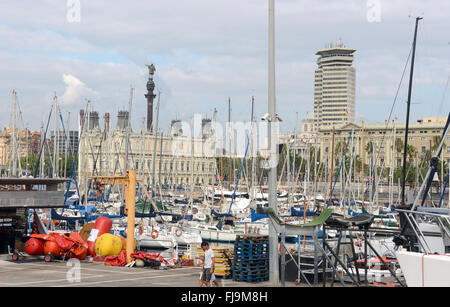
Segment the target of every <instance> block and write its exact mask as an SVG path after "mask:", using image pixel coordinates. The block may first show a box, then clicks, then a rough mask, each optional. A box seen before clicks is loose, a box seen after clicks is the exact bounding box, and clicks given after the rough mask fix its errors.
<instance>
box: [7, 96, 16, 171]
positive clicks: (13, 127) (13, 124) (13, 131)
mask: <svg viewBox="0 0 450 307" xmlns="http://www.w3.org/2000/svg"><path fill="white" fill-rule="evenodd" d="M16 99H17V93H16V91H15V90H13V109H12V114H11V140H12V141H11V161H12V165H11V166H12V167H11V168H10V173H9V176H11V175H12V177H17V168H16V165H17V161H16V157H17V155H16Z"/></svg>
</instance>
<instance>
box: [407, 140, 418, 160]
mask: <svg viewBox="0 0 450 307" xmlns="http://www.w3.org/2000/svg"><path fill="white" fill-rule="evenodd" d="M416 153H417V149H416V148H415V147H414V146H412V145H410V144H408V146H407V147H406V154H407V156H408V157H409V161H410V162H411V160H413V158H414V157H415V155H416ZM411 163H412V162H411Z"/></svg>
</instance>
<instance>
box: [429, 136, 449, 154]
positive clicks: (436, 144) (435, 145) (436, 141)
mask: <svg viewBox="0 0 450 307" xmlns="http://www.w3.org/2000/svg"><path fill="white" fill-rule="evenodd" d="M441 139H442V136H440V135H435V136H433V141H432V142H433V145H432V146H431V150H433V151H436V150H437V149H438V147H439V144H441ZM446 147H447V146H446V144H445V143H444V146H443V148H444V149H445V148H446Z"/></svg>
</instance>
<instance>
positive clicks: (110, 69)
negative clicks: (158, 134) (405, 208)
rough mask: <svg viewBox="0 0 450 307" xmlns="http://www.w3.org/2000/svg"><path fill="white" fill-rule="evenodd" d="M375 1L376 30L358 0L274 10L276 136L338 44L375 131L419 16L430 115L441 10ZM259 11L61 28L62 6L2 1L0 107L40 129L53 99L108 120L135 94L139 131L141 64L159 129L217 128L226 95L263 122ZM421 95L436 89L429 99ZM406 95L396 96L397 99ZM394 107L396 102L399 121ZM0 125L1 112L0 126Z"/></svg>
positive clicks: (231, 4) (263, 10)
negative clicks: (327, 50) (351, 56)
mask: <svg viewBox="0 0 450 307" xmlns="http://www.w3.org/2000/svg"><path fill="white" fill-rule="evenodd" d="M379 1H380V4H381V22H379V23H370V22H369V21H368V20H367V18H366V15H367V9H368V8H367V5H366V4H367V1H364V0H328V1H316V0H279V1H276V7H275V13H276V17H275V22H276V40H275V41H276V51H275V53H276V74H277V80H276V86H277V113H279V114H280V116H282V117H283V119H284V122H283V124H282V126H281V129H282V130H283V129H284V130H292V127H293V125H294V122H295V114H296V112H298V113H299V116H300V119H301V118H302V117H305V116H306V112H307V111H311V110H312V108H313V79H314V69H315V67H316V63H315V62H316V59H317V56H315V52H316V51H317V50H318V49H321V48H323V47H324V46H325V45H326V44H327V43H329V42H331V41H337V40H338V39H339V38H340V37H341V38H342V40H343V42H344V43H345V44H346V45H347V46H349V47H354V48H356V49H357V52H356V53H355V62H354V66H355V67H356V86H357V98H356V99H357V102H356V104H357V106H356V107H357V111H358V113H359V114H361V116H363V117H366V118H367V117H370V118H371V119H373V120H374V121H380V122H384V119H385V118H386V117H387V116H388V114H387V112H388V110H389V109H390V106H391V104H392V101H393V98H394V96H395V93H396V89H397V86H398V83H399V81H400V76H401V73H402V71H403V67H404V65H405V62H406V57H407V55H408V53H409V50H410V47H411V41H412V35H413V30H414V19H413V18H408V15H409V14H412V15H417V14H422V12H423V13H424V17H425V18H424V20H422V21H421V24H420V28H419V36H418V52H417V58H416V72H417V73H416V74H415V77H417V78H416V80H415V81H416V83H415V87H414V94H413V95H414V98H413V99H414V100H420V101H423V104H421V105H418V104H417V105H415V108H417V111H416V110H415V112H416V114H418V113H419V112H421V113H423V114H424V115H435V114H430V112H431V111H430V110H433V106H431V107H430V105H427V104H426V103H425V100H429V101H430V102H433V103H435V104H439V102H440V101H441V100H442V98H441V97H442V92H443V89H444V86H445V82H446V80H447V77H448V75H449V74H450V70H449V67H450V65H449V64H450V63H449V57H448V52H449V50H450V46H449V44H448V42H449V41H450V39H449V38H448V33H447V32H448V31H447V29H448V28H450V19H448V18H447V16H446V15H447V12H448V11H449V9H450V1H448V0H434V1H433V5H429V4H428V2H425V1H423V0H410V1H406V0H405V1H401V0H390V1H389V0H379ZM267 11H268V6H267V1H261V0H246V1H241V0H229V1H214V3H212V2H211V1H210V0H190V1H180V0H160V1H157V0H155V1H151V3H150V2H145V1H138V0H130V1H128V2H127V4H126V5H124V4H123V3H120V2H117V1H113V2H111V1H106V0H98V1H81V20H80V22H79V23H69V22H68V21H67V18H66V15H67V5H66V1H54V0H43V1H34V2H33V1H26V4H24V2H21V1H6V2H5V3H2V10H0V20H1V22H0V36H1V37H2V40H1V41H0V80H2V82H0V101H5V102H6V101H10V100H11V98H10V93H11V90H12V89H13V88H14V89H16V90H18V93H19V97H20V98H21V106H22V107H23V111H24V113H23V116H24V118H25V120H26V121H29V122H30V124H31V126H32V127H34V129H36V128H38V127H39V126H40V120H46V117H45V116H44V115H42V116H41V118H36V116H34V115H35V114H38V112H41V113H43V114H48V109H49V106H51V101H52V97H53V93H54V92H56V93H57V95H58V96H60V97H61V102H63V105H62V108H63V109H64V110H63V111H64V112H66V111H67V112H68V111H70V112H71V113H72V114H74V113H76V112H78V111H79V109H82V108H84V107H85V105H86V102H85V99H87V98H91V99H92V107H93V109H95V110H96V111H98V112H99V113H104V112H110V113H111V118H112V119H113V120H115V114H116V112H117V111H118V110H120V109H126V108H127V106H128V96H129V86H130V85H132V86H133V87H134V88H135V95H134V99H133V110H132V118H134V119H135V122H136V123H139V124H137V126H136V127H134V128H135V129H137V130H139V129H140V122H141V119H142V116H144V115H145V114H146V110H145V109H146V102H145V97H144V94H145V90H146V89H145V84H146V82H147V78H148V71H147V69H146V67H145V64H150V63H154V64H155V65H156V68H157V71H156V75H155V82H156V87H157V89H160V90H161V92H162V95H161V109H160V118H159V119H160V125H159V126H160V127H163V128H164V129H166V131H167V127H168V126H169V123H170V120H171V119H173V118H174V117H176V116H178V117H179V116H185V117H187V118H189V117H190V116H192V115H193V114H194V113H195V112H202V113H203V114H205V113H208V114H212V110H213V109H214V108H217V109H218V112H219V113H218V119H223V118H227V111H228V108H227V101H228V97H229V96H230V97H231V99H232V117H233V118H236V120H244V119H247V118H249V114H250V99H251V96H255V99H256V103H255V116H259V115H262V114H264V113H266V112H267V79H268V78H267V17H268V16H267ZM428 59H429V60H428ZM62 75H63V76H65V77H63V82H61V76H62ZM405 82H407V77H405V80H404V81H403V83H404V84H405ZM436 84H437V85H436ZM430 85H435V86H434V87H433V88H432V90H431V91H430ZM403 88H406V86H403ZM403 88H402V89H403ZM93 89H95V91H94V90H93ZM420 96H421V97H423V99H418V98H420ZM403 97H404V91H403V90H402V92H401V96H400V98H399V101H401V100H404V99H403ZM403 108H404V104H399V107H398V111H399V114H402V112H403ZM436 108H437V106H436ZM310 116H311V114H310ZM402 118H403V116H402ZM181 119H185V118H181ZM8 120H9V117H8V113H7V112H2V113H1V114H0V121H4V122H7V121H8ZM72 122H73V121H72Z"/></svg>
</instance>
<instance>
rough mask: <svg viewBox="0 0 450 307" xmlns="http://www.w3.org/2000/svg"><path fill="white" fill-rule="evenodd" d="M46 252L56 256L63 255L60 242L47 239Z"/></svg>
mask: <svg viewBox="0 0 450 307" xmlns="http://www.w3.org/2000/svg"><path fill="white" fill-rule="evenodd" d="M44 254H45V255H48V254H50V255H52V256H53V257H55V258H60V257H61V256H62V251H61V249H60V248H59V246H58V243H56V242H55V241H52V240H47V241H45V244H44Z"/></svg>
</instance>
